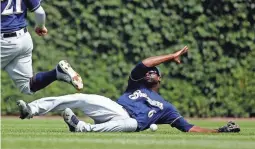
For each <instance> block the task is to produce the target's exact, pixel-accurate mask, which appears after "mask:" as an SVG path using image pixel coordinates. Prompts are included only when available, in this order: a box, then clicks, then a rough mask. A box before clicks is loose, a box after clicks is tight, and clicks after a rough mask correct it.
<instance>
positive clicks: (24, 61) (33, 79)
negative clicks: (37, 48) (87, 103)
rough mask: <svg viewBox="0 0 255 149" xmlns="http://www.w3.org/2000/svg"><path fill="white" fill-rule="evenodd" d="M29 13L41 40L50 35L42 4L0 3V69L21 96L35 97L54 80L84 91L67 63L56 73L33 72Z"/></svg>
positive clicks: (4, 0)
mask: <svg viewBox="0 0 255 149" xmlns="http://www.w3.org/2000/svg"><path fill="white" fill-rule="evenodd" d="M27 10H30V11H31V12H34V14H35V22H36V27H35V32H36V34H37V35H39V36H44V35H46V34H47V33H48V30H47V28H46V27H45V18H46V16H45V12H44V10H43V8H42V6H41V5H40V0H25V1H21V0H1V69H4V70H6V71H7V72H8V74H9V76H10V77H11V79H12V80H13V81H14V83H15V85H16V86H17V87H18V88H19V89H20V91H21V92H22V93H25V94H33V93H34V92H36V91H38V90H40V89H42V88H44V87H46V86H48V85H49V84H51V83H52V82H53V81H55V80H61V81H65V82H68V83H70V84H72V85H73V86H74V87H75V88H76V89H78V90H80V89H82V88H83V83H82V79H81V77H80V76H79V74H78V73H76V72H75V71H74V70H73V69H72V67H71V66H70V65H69V64H68V63H67V61H63V60H62V61H60V62H59V63H58V65H57V66H56V68H55V69H53V70H51V71H47V72H40V73H37V74H36V75H35V76H33V72H32V50H33V42H32V38H31V36H30V34H29V32H28V31H27V28H26V26H27V22H26V17H27Z"/></svg>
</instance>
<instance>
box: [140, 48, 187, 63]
mask: <svg viewBox="0 0 255 149" xmlns="http://www.w3.org/2000/svg"><path fill="white" fill-rule="evenodd" d="M187 51H188V47H187V46H185V47H184V48H182V49H181V50H179V51H177V52H175V53H173V54H166V55H160V56H153V57H149V58H146V59H144V60H143V61H142V63H143V64H144V65H145V66H146V67H154V66H157V65H159V64H161V63H164V62H168V61H175V62H177V63H181V62H180V59H179V57H180V56H181V55H183V54H184V53H187Z"/></svg>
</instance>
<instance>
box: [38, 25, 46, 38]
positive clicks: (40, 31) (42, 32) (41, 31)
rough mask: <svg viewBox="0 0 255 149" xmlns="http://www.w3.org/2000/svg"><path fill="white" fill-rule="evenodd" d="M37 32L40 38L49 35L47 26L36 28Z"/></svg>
mask: <svg viewBox="0 0 255 149" xmlns="http://www.w3.org/2000/svg"><path fill="white" fill-rule="evenodd" d="M35 32H36V34H37V35H38V36H45V35H47V34H48V30H47V28H46V27H45V26H43V27H38V26H37V27H35Z"/></svg>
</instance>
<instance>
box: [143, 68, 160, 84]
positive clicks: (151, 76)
mask: <svg viewBox="0 0 255 149" xmlns="http://www.w3.org/2000/svg"><path fill="white" fill-rule="evenodd" d="M145 78H146V80H147V82H148V83H149V84H153V85H155V84H158V83H160V80H161V77H160V75H159V74H158V73H157V72H156V71H155V70H151V71H149V72H147V73H146V75H145Z"/></svg>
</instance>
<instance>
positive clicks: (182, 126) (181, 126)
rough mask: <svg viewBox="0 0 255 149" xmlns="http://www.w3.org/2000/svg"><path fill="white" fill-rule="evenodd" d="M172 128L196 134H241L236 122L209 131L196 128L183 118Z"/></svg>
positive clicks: (176, 121)
mask: <svg viewBox="0 0 255 149" xmlns="http://www.w3.org/2000/svg"><path fill="white" fill-rule="evenodd" d="M171 126H172V127H175V128H177V129H178V130H180V131H183V132H196V133H219V132H239V131H240V127H239V126H238V125H237V124H236V123H235V122H231V121H230V122H228V123H227V125H225V126H223V127H220V128H218V129H208V128H202V127H199V126H194V125H192V124H190V123H188V122H187V121H186V120H185V119H184V118H183V117H180V118H178V119H176V120H174V122H173V123H172V124H171Z"/></svg>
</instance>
